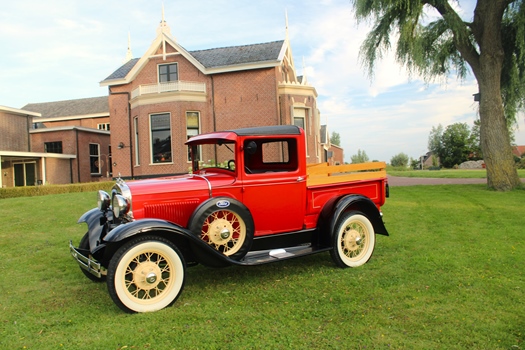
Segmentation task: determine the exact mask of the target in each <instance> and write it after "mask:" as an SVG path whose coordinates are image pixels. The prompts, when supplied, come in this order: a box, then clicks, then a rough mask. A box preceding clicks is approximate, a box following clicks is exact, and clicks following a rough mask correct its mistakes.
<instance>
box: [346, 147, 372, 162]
mask: <svg viewBox="0 0 525 350" xmlns="http://www.w3.org/2000/svg"><path fill="white" fill-rule="evenodd" d="M350 160H351V161H352V164H356V163H366V162H368V160H369V158H368V156H367V155H366V152H365V151H363V150H360V149H358V150H357V154H354V155H353V156H351V157H350Z"/></svg>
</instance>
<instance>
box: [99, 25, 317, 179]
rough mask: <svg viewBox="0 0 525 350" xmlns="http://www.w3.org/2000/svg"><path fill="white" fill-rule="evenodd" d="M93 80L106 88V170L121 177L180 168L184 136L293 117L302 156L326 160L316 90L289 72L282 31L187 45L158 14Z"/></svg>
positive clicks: (183, 162) (183, 159)
mask: <svg viewBox="0 0 525 350" xmlns="http://www.w3.org/2000/svg"><path fill="white" fill-rule="evenodd" d="M100 85H101V86H107V87H108V90H109V113H110V120H111V144H112V145H113V154H112V159H113V172H114V175H117V174H120V176H121V177H122V178H145V177H155V176H162V175H169V174H179V173H186V172H188V170H189V168H190V163H189V161H188V149H187V147H186V146H185V145H184V142H185V141H186V140H187V139H188V138H189V137H191V136H193V135H197V134H201V133H207V132H211V131H216V130H228V129H234V128H242V127H252V126H264V125H290V124H295V125H299V126H301V127H303V128H304V129H305V131H306V135H307V149H308V162H309V163H318V162H322V161H326V159H325V157H324V152H322V145H321V142H320V123H319V111H318V109H317V92H316V90H315V88H314V87H312V86H311V85H309V84H308V82H307V79H306V77H304V76H298V75H297V71H296V68H295V65H294V61H293V57H292V50H291V47H290V44H289V40H288V35H286V39H285V40H281V41H274V42H268V43H260V44H254V45H243V46H232V47H222V48H215V49H209V50H198V51H187V50H186V49H184V48H183V47H182V46H181V45H180V44H179V43H178V42H177V41H176V40H175V38H174V37H173V36H172V35H171V33H170V29H169V27H168V26H167V24H166V22H165V21H164V19H163V20H162V21H161V23H160V25H159V28H158V29H157V37H156V38H155V40H154V41H153V43H152V44H151V46H150V47H149V49H148V50H147V51H146V53H145V54H144V55H143V56H142V57H140V58H135V59H130V60H129V61H127V62H126V63H125V64H124V65H123V66H121V67H120V68H118V69H117V70H116V71H115V72H113V73H112V74H111V75H110V76H108V77H107V78H106V79H104V80H103V81H102V82H101V83H100Z"/></svg>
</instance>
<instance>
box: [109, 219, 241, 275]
mask: <svg viewBox="0 0 525 350" xmlns="http://www.w3.org/2000/svg"><path fill="white" fill-rule="evenodd" d="M148 233H152V234H153V233H155V234H161V235H162V236H163V237H166V238H167V239H169V240H171V241H173V242H174V243H175V244H176V245H177V244H180V243H181V240H182V241H183V242H184V243H187V244H189V245H190V246H191V247H192V248H194V249H198V250H200V251H202V252H203V253H204V254H202V255H203V256H205V257H206V259H205V260H200V261H198V262H199V263H202V264H204V265H207V266H217V267H219V266H220V267H222V266H227V265H231V264H238V262H237V261H235V260H232V259H230V258H228V257H227V256H225V255H224V254H222V253H220V252H218V251H217V250H215V249H214V248H212V247H211V246H210V245H209V244H208V243H206V242H205V241H203V240H202V239H201V238H200V237H197V236H196V235H194V234H193V233H192V232H191V231H189V230H188V229H186V228H184V227H182V226H179V225H176V224H174V223H172V222H169V221H165V220H161V219H143V220H137V221H133V222H129V223H126V224H122V225H120V226H117V227H116V228H114V229H113V230H111V231H110V232H109V233H108V234H107V235H106V237H104V242H105V243H107V244H108V245H109V244H113V243H118V242H121V241H123V240H126V239H128V238H130V237H133V236H136V235H140V234H148Z"/></svg>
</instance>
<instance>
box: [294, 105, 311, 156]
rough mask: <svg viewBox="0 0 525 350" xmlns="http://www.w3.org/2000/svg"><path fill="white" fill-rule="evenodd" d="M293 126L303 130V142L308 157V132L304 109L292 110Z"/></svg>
mask: <svg viewBox="0 0 525 350" xmlns="http://www.w3.org/2000/svg"><path fill="white" fill-rule="evenodd" d="M293 124H294V125H295V126H298V127H300V128H303V130H304V140H305V146H306V156H307V157H308V138H307V137H306V135H308V132H307V130H306V109H304V108H294V109H293Z"/></svg>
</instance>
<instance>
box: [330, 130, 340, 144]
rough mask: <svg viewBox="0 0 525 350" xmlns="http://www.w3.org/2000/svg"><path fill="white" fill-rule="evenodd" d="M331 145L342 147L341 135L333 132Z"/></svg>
mask: <svg viewBox="0 0 525 350" xmlns="http://www.w3.org/2000/svg"><path fill="white" fill-rule="evenodd" d="M330 143H331V144H332V145H336V146H341V135H339V133H337V132H335V131H333V132H332V136H330Z"/></svg>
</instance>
